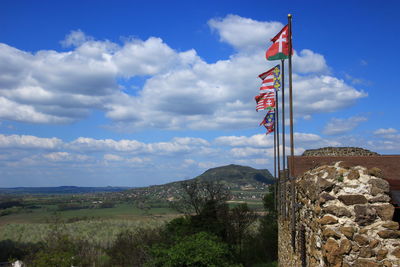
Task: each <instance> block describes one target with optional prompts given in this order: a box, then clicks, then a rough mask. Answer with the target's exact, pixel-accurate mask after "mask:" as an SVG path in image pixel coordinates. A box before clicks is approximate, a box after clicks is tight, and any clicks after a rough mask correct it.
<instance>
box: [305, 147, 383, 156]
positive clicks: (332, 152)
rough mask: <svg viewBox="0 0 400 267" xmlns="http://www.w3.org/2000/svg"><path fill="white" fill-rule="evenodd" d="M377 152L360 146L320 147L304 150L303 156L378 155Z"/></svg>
mask: <svg viewBox="0 0 400 267" xmlns="http://www.w3.org/2000/svg"><path fill="white" fill-rule="evenodd" d="M378 155H379V154H378V153H376V152H372V151H369V150H368V149H364V148H359V147H323V148H319V149H308V150H306V151H304V153H303V155H302V156H306V157H314V156H329V157H337V156H378Z"/></svg>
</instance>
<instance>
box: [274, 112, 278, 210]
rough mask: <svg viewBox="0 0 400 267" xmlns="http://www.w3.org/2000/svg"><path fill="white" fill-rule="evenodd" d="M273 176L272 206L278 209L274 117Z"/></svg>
mask: <svg viewBox="0 0 400 267" xmlns="http://www.w3.org/2000/svg"><path fill="white" fill-rule="evenodd" d="M275 117H276V114H275ZM274 178H275V187H274V201H275V203H274V207H275V210H278V179H277V177H276V118H275V121H274Z"/></svg>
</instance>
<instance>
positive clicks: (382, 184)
mask: <svg viewBox="0 0 400 267" xmlns="http://www.w3.org/2000/svg"><path fill="white" fill-rule="evenodd" d="M369 183H370V184H371V185H372V186H374V187H378V188H379V189H382V190H383V192H385V193H389V183H388V182H387V181H386V180H383V179H371V180H369Z"/></svg>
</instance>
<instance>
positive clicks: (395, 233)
mask: <svg viewBox="0 0 400 267" xmlns="http://www.w3.org/2000/svg"><path fill="white" fill-rule="evenodd" d="M378 235H379V236H380V237H381V238H399V237H400V231H399V230H382V231H379V232H378Z"/></svg>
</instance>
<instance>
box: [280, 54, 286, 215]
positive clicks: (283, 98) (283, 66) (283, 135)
mask: <svg viewBox="0 0 400 267" xmlns="http://www.w3.org/2000/svg"><path fill="white" fill-rule="evenodd" d="M281 64H282V170H283V177H282V180H283V184H284V185H283V186H282V187H283V196H284V216H285V217H286V216H287V212H286V206H287V203H286V180H287V179H286V178H287V177H286V159H285V158H286V152H285V148H286V142H285V61H284V59H281Z"/></svg>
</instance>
